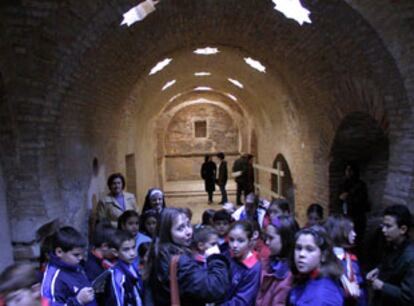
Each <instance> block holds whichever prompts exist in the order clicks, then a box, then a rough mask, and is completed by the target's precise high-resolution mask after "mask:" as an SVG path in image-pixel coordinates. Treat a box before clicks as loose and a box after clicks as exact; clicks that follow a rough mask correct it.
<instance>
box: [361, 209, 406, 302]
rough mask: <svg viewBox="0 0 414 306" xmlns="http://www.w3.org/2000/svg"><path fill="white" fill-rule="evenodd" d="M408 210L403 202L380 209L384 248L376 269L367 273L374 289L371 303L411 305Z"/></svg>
mask: <svg viewBox="0 0 414 306" xmlns="http://www.w3.org/2000/svg"><path fill="white" fill-rule="evenodd" d="M410 225H411V215H410V211H409V210H408V208H407V207H406V206H405V205H393V206H389V207H387V208H386V209H385V210H384V217H383V222H382V233H383V235H384V237H385V240H386V241H387V244H388V245H387V247H388V248H387V249H386V253H385V256H384V257H383V259H382V262H381V264H380V265H379V267H378V268H376V269H374V270H372V271H371V272H369V273H368V274H367V279H368V280H369V281H370V283H371V286H372V288H373V289H374V290H375V295H374V299H373V301H372V303H371V305H375V306H389V305H392V306H412V305H414V245H413V244H412V243H410V241H409V237H408V232H409V229H410Z"/></svg>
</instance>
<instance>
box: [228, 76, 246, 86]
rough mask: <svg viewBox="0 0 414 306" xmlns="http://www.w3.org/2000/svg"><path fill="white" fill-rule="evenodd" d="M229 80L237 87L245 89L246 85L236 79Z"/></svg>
mask: <svg viewBox="0 0 414 306" xmlns="http://www.w3.org/2000/svg"><path fill="white" fill-rule="evenodd" d="M227 80H228V81H229V82H230V83H232V84H233V85H235V86H237V87H240V88H244V85H243V84H242V83H240V82H239V81H237V80H235V79H232V78H228V79H227Z"/></svg>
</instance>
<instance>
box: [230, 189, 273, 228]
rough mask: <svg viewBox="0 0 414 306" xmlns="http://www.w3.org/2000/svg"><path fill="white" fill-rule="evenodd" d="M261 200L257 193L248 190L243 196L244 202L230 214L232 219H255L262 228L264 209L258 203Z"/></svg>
mask: <svg viewBox="0 0 414 306" xmlns="http://www.w3.org/2000/svg"><path fill="white" fill-rule="evenodd" d="M261 202H262V200H261V199H260V198H259V197H258V196H257V195H255V194H254V193H253V192H250V193H249V194H248V195H247V196H246V198H245V204H244V205H243V206H242V207H240V208H239V209H237V210H236V211H235V212H234V213H233V214H232V217H233V219H234V220H237V221H243V220H247V221H255V222H257V223H258V224H259V226H260V228H262V227H263V220H264V217H265V215H266V209H264V208H263V207H262V206H261V205H260V203H261Z"/></svg>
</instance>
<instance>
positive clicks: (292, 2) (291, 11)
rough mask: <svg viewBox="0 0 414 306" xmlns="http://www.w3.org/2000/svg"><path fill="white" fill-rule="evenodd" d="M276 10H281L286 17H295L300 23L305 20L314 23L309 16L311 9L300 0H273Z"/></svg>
mask: <svg viewBox="0 0 414 306" xmlns="http://www.w3.org/2000/svg"><path fill="white" fill-rule="evenodd" d="M272 1H273V3H274V4H275V10H277V11H279V12H281V13H282V14H283V15H285V16H286V18H290V19H294V20H296V22H298V23H299V24H300V25H303V24H304V23H305V22H307V23H312V21H311V20H310V18H309V15H310V11H309V10H308V9H307V8H305V7H304V6H302V3H301V2H300V0H272Z"/></svg>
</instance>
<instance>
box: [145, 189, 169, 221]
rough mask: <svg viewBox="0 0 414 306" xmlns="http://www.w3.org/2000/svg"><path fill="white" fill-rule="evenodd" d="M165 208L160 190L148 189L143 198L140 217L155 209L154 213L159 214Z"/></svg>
mask: <svg viewBox="0 0 414 306" xmlns="http://www.w3.org/2000/svg"><path fill="white" fill-rule="evenodd" d="M165 207H166V205H165V197H164V193H163V192H162V191H161V189H158V188H150V189H149V190H148V192H147V195H146V196H145V201H144V206H143V207H142V213H141V215H143V214H144V213H145V212H146V211H147V210H150V209H155V211H156V212H157V213H159V214H160V213H161V212H162V210H163V209H164V208H165Z"/></svg>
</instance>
